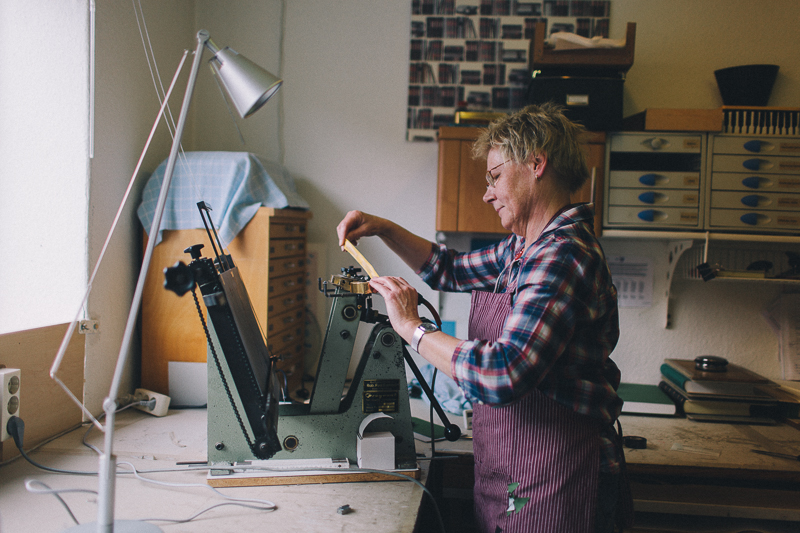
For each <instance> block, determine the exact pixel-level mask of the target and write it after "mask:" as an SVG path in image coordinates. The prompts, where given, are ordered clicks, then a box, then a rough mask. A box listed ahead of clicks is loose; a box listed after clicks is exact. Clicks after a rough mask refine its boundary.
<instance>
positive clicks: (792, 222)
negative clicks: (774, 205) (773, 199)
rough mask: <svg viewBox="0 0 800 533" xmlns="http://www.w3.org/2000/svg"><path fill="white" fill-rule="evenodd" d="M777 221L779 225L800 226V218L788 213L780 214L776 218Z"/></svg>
mask: <svg viewBox="0 0 800 533" xmlns="http://www.w3.org/2000/svg"><path fill="white" fill-rule="evenodd" d="M775 222H777V224H778V225H779V226H793V227H794V226H800V218H798V217H790V216H786V215H779V216H778V217H777V218H776V219H775Z"/></svg>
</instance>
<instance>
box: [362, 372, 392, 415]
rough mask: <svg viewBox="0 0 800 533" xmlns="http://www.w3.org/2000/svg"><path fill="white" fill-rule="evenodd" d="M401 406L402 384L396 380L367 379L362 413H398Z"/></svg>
mask: <svg viewBox="0 0 800 533" xmlns="http://www.w3.org/2000/svg"><path fill="white" fill-rule="evenodd" d="M399 406H400V382H399V380H396V379H365V380H364V397H363V403H362V411H363V412H364V413H396V412H398V411H399Z"/></svg>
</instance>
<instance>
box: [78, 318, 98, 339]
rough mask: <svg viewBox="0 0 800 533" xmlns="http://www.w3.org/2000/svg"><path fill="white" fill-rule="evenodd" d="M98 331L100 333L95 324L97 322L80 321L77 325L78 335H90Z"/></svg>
mask: <svg viewBox="0 0 800 533" xmlns="http://www.w3.org/2000/svg"><path fill="white" fill-rule="evenodd" d="M98 331H100V324H98V323H97V320H81V321H80V322H79V323H78V333H83V334H84V335H91V334H92V333H97V332H98Z"/></svg>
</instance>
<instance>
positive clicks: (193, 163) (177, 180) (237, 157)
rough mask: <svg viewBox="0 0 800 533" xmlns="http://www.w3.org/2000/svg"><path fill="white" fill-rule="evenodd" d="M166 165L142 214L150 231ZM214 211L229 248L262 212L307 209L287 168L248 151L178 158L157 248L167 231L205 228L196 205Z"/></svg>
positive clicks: (145, 195) (145, 196)
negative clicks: (268, 208)
mask: <svg viewBox="0 0 800 533" xmlns="http://www.w3.org/2000/svg"><path fill="white" fill-rule="evenodd" d="M166 166H167V162H166V161H164V162H163V163H161V164H160V165H159V166H158V168H156V170H155V171H154V172H153V175H152V176H151V177H150V179H149V180H148V182H147V184H146V185H145V188H144V191H143V192H142V203H141V204H140V205H139V208H138V210H137V212H136V213H137V215H138V216H139V220H140V221H141V223H142V226H144V229H145V231H148V232H149V231H150V226H151V225H152V223H153V217H154V216H155V209H156V204H157V203H158V194H159V192H160V190H161V183H162V182H163V180H164V172H165V170H166ZM201 200H202V201H204V202H206V204H208V205H210V206H211V209H212V211H211V220H212V221H213V223H214V226H215V227H216V228H217V232H218V234H219V238H220V240H221V241H222V243H223V244H224V245H227V244H229V243H230V242H231V241H232V240H233V238H234V237H236V235H237V234H238V233H239V231H241V230H242V229H243V228H244V227H245V226H246V225H247V223H248V222H250V219H252V218H253V217H254V216H255V214H256V212H257V211H258V209H259V207H261V206H264V207H273V208H285V207H294V208H301V209H308V207H309V205H308V202H306V201H305V200H304V199H303V198H302V197H301V196H300V195H299V194H297V189H296V188H295V185H294V180H293V179H292V176H291V175H290V174H289V172H288V171H287V170H286V168H284V167H283V166H282V165H280V164H278V163H274V162H271V161H267V160H264V159H262V158H261V157H259V156H257V155H255V154H251V153H248V152H188V153H186V154H185V156H183V155H179V156H178V160H177V161H176V163H175V172H174V174H173V177H172V183H171V184H170V189H169V193H168V195H167V203H166V206H165V209H164V215H163V217H162V219H161V226H160V229H159V231H158V235H157V236H156V244H158V243H159V242H161V237H162V232H163V231H164V230H180V229H194V228H203V221H202V219H201V218H200V212H199V211H198V209H197V202H199V201H201Z"/></svg>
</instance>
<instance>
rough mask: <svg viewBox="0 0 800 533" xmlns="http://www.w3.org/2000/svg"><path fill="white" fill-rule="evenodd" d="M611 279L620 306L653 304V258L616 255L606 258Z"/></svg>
mask: <svg viewBox="0 0 800 533" xmlns="http://www.w3.org/2000/svg"><path fill="white" fill-rule="evenodd" d="M608 268H609V269H610V270H611V280H612V281H613V282H614V286H615V287H616V288H617V301H618V304H619V306H620V307H650V306H651V305H653V260H652V259H650V258H649V257H634V256H628V255H625V256H617V257H610V258H608Z"/></svg>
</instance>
